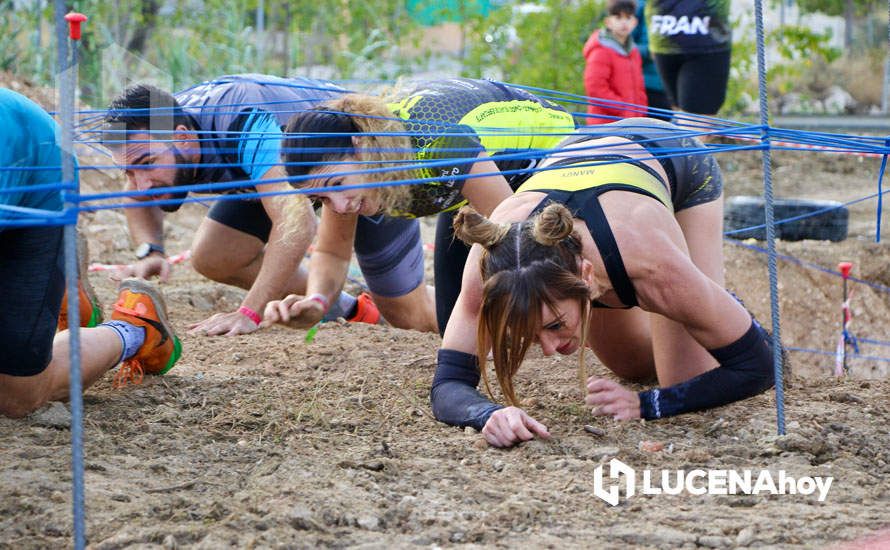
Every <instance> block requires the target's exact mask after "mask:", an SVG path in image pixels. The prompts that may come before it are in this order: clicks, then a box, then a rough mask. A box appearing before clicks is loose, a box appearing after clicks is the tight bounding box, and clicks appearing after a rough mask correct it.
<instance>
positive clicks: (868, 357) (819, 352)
mask: <svg viewBox="0 0 890 550" xmlns="http://www.w3.org/2000/svg"><path fill="white" fill-rule="evenodd" d="M785 349H786V350H788V351H795V352H802V353H812V354H816V355H829V356H834V355H836V354H837V352H834V351H828V350H822V349H812V348H796V347H786V348H785ZM847 358H848V359H862V360H864V361H880V362H884V363H890V358H888V357H877V356H874V355H859V354H849V355H847Z"/></svg>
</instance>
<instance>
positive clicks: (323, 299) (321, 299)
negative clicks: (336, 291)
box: [306, 292, 330, 313]
mask: <svg viewBox="0 0 890 550" xmlns="http://www.w3.org/2000/svg"><path fill="white" fill-rule="evenodd" d="M306 299H307V300H313V301H315V302H318V303H319V304H321V308H322V309H323V310H324V311H325V313H327V311H328V306H329V305H330V304H329V303H328V298H327V296H325V295H324V294H319V293H318V292H316V293H315V294H310V295H309V296H307V297H306Z"/></svg>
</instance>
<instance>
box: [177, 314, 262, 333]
mask: <svg viewBox="0 0 890 550" xmlns="http://www.w3.org/2000/svg"><path fill="white" fill-rule="evenodd" d="M259 328H260V326H259V325H257V324H256V323H254V322H253V321H252V320H251V319H248V318H247V317H246V316H245V315H244V314H243V313H241V312H240V311H233V312H231V313H217V314H216V315H214V316H213V317H210V318H209V319H204V320H203V321H201V322H200V323H195V324H193V325H190V326H189V329H190V330H189V332H190V333H191V334H204V335H206V336H218V335H220V334H223V335H225V336H237V335H238V334H250V333H251V332H254V331H256V330H258V329H259Z"/></svg>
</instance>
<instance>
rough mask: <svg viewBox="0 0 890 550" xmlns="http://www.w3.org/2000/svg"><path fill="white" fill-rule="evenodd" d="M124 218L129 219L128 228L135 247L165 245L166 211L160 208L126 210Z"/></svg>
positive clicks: (147, 207) (148, 207)
mask: <svg viewBox="0 0 890 550" xmlns="http://www.w3.org/2000/svg"><path fill="white" fill-rule="evenodd" d="M129 190H131V189H128V191H129ZM128 201H129V202H135V201H131V200H128ZM124 216H126V218H127V227H128V228H129V230H130V241H131V244H133V246H138V245H139V244H141V243H153V244H156V245H159V246H163V245H164V211H163V210H161V209H160V208H159V207H157V206H144V207H141V208H124Z"/></svg>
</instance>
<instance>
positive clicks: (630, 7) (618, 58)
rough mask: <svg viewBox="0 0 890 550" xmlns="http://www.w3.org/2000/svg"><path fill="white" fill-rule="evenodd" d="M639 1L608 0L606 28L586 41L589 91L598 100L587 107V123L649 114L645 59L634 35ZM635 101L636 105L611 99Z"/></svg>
mask: <svg viewBox="0 0 890 550" xmlns="http://www.w3.org/2000/svg"><path fill="white" fill-rule="evenodd" d="M636 9H637V3H636V0H607V2H606V11H607V15H606V18H605V19H604V21H603V27H602V28H601V29H597V30H595V31H593V34H591V35H590V38H588V39H587V43H586V44H584V59H585V60H586V62H587V65H586V66H585V67H584V90H585V93H586V94H587V95H588V96H589V97H591V98H595V99H598V100H605V102H602V101H597V102H596V103H598V105H593V104H590V105H588V106H587V112H588V113H589V115H590V116H589V117H588V118H587V124H604V123H606V122H612V121H614V120H615V119H616V118H627V117H636V116H646V105H647V103H648V102H647V100H646V88H645V84H644V83H643V60H642V57H640V51H639V50H638V49H637V47H636V46H635V45H634V42H633V39H632V38H631V37H630V34H631V33H632V32H633V30H634V29H635V28H636V26H637V17H636V15H635V13H636ZM613 101H614V102H620V103H632V104H634V105H639V106H641V108H639V109H637V108H634V107H633V106H632V105H622V104H620V103H619V104H613V103H611V102H613Z"/></svg>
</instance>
